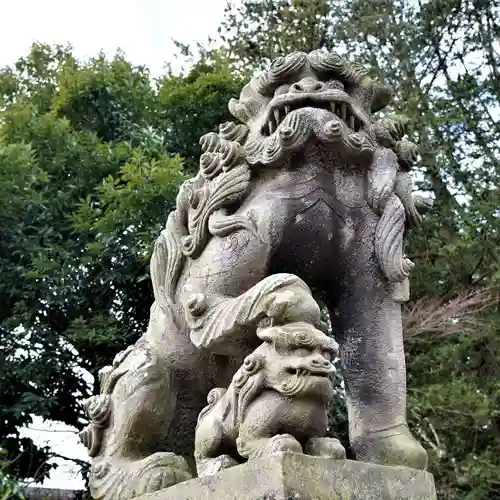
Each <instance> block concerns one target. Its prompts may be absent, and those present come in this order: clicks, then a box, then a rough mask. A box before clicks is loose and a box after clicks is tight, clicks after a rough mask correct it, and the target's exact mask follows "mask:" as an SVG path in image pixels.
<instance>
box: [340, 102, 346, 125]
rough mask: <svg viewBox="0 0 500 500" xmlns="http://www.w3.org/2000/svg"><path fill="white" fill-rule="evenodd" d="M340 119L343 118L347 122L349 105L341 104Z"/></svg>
mask: <svg viewBox="0 0 500 500" xmlns="http://www.w3.org/2000/svg"><path fill="white" fill-rule="evenodd" d="M340 118H342V120H344V121H345V120H346V118H347V104H341V105H340Z"/></svg>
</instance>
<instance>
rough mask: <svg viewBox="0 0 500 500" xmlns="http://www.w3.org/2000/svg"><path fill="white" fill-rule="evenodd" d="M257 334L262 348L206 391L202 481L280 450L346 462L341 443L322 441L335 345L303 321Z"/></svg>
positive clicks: (199, 435)
mask: <svg viewBox="0 0 500 500" xmlns="http://www.w3.org/2000/svg"><path fill="white" fill-rule="evenodd" d="M257 335H258V337H259V338H260V339H261V340H262V341H263V342H262V344H261V345H260V346H259V347H258V348H257V349H256V350H255V351H254V352H253V353H252V354H250V355H249V356H247V358H246V359H245V361H244V363H243V365H242V366H241V367H240V369H239V370H238V371H237V372H236V374H235V375H234V377H233V379H232V382H231V384H230V386H229V388H228V389H227V390H226V389H221V388H216V389H213V390H212V391H211V392H210V393H209V395H208V406H207V407H205V408H204V409H203V411H202V412H201V413H200V416H199V419H198V425H197V428H196V438H195V458H196V464H197V469H198V475H199V476H206V475H211V474H215V473H217V472H218V471H219V470H221V469H223V468H227V467H230V466H232V465H236V464H237V463H239V462H241V461H243V460H244V459H249V460H252V459H255V458H259V457H262V456H265V455H270V454H273V453H278V452H285V451H288V452H296V453H303V452H305V453H306V454H308V455H316V456H330V457H334V458H337V459H344V458H345V449H344V448H343V446H342V445H341V444H340V442H339V440H338V439H333V438H327V437H325V434H326V431H327V425H328V416H327V409H328V404H329V403H330V401H331V399H332V397H333V395H334V390H333V385H332V382H331V379H330V375H331V374H332V373H333V372H334V370H335V368H334V366H333V364H332V363H331V361H332V359H333V357H334V356H335V355H336V353H337V350H338V344H337V343H336V342H335V341H334V340H333V339H331V338H330V337H328V336H327V335H325V334H324V333H323V332H321V331H319V330H317V329H316V328H314V327H313V326H311V325H309V324H307V323H290V324H287V325H285V326H273V327H269V328H265V329H262V330H260V331H258V332H257Z"/></svg>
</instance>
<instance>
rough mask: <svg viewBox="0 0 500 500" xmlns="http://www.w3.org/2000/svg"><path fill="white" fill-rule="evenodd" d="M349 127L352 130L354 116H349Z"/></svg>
mask: <svg viewBox="0 0 500 500" xmlns="http://www.w3.org/2000/svg"><path fill="white" fill-rule="evenodd" d="M349 128H352V129H353V130H354V116H353V115H351V116H350V117H349Z"/></svg>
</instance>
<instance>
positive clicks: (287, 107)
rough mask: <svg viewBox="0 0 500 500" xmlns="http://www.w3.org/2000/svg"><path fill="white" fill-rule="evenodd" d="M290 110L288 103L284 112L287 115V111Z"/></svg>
mask: <svg viewBox="0 0 500 500" xmlns="http://www.w3.org/2000/svg"><path fill="white" fill-rule="evenodd" d="M290 111H291V108H290V105H289V104H287V105H285V114H286V115H287V114H288V113H290Z"/></svg>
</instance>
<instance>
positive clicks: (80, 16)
mask: <svg viewBox="0 0 500 500" xmlns="http://www.w3.org/2000/svg"><path fill="white" fill-rule="evenodd" d="M225 5H226V0H85V1H75V0H73V1H71V0H16V1H3V2H2V21H3V22H2V29H1V30H0V47H1V49H0V68H1V67H4V66H6V65H11V64H13V63H15V62H16V61H17V60H18V59H19V58H20V57H23V56H25V55H26V54H27V53H28V52H29V49H30V46H31V45H32V44H33V43H34V42H44V43H50V44H56V43H57V44H63V45H65V44H67V43H69V44H71V45H72V46H73V49H74V53H75V55H76V56H77V57H78V58H80V59H86V58H88V57H92V56H96V55H97V54H98V53H99V51H100V50H103V51H104V52H105V53H106V54H108V55H110V56H113V55H114V54H115V52H116V50H117V49H121V50H123V51H124V52H125V55H126V56H127V58H128V59H129V60H130V61H132V62H133V63H134V64H143V65H145V66H147V67H149V68H150V70H151V72H152V74H154V75H157V74H159V73H161V72H162V70H163V68H164V66H165V63H166V62H170V63H171V64H172V69H173V70H174V71H176V70H178V69H180V66H181V61H179V60H177V59H175V58H173V55H174V53H175V52H176V50H175V45H174V44H173V42H172V40H171V39H174V40H178V41H180V42H183V43H188V42H191V43H192V42H196V41H199V42H206V40H207V39H208V37H209V36H210V35H211V36H216V34H217V28H218V26H219V23H220V21H221V20H222V17H223V12H224V7H225ZM21 432H22V435H23V436H29V437H31V438H32V439H33V440H34V441H35V443H36V444H39V445H41V444H45V443H46V444H48V445H49V446H51V447H52V448H53V449H54V451H55V452H56V453H58V454H60V455H63V456H67V457H71V458H79V459H81V460H86V459H87V451H86V449H85V448H84V446H83V445H82V444H81V443H80V442H79V439H78V436H77V435H76V432H75V430H74V429H71V428H68V427H67V426H65V425H64V424H61V423H57V422H55V423H47V422H43V421H42V420H41V419H39V418H35V419H34V421H33V424H32V425H30V426H29V428H27V429H22V431H21ZM57 463H58V464H59V467H58V468H57V469H56V470H54V471H52V473H51V477H50V479H48V480H46V481H44V483H43V486H44V487H49V488H65V489H80V488H83V487H84V483H83V480H82V478H81V476H80V475H79V474H78V467H77V466H76V465H74V463H72V462H67V461H63V460H57Z"/></svg>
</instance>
